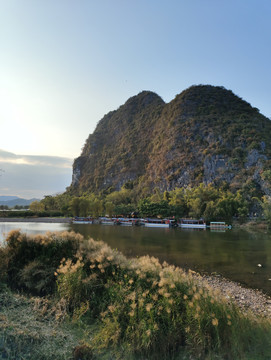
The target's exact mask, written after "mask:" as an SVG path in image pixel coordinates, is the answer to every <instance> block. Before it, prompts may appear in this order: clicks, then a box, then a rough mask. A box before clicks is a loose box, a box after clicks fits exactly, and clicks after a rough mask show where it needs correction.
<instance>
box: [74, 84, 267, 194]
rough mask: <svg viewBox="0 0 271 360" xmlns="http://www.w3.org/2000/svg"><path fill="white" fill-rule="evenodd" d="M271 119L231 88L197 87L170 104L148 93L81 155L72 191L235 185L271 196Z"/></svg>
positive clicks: (111, 118) (107, 120) (106, 124)
mask: <svg viewBox="0 0 271 360" xmlns="http://www.w3.org/2000/svg"><path fill="white" fill-rule="evenodd" d="M270 134H271V121H270V120H269V119H268V118H266V117H265V116H263V115H262V114H260V113H259V110H258V109H256V108H253V107H252V106H251V105H250V104H249V103H247V102H246V101H244V100H242V99H241V98H240V97H238V96H236V95H234V94H233V93H232V91H230V90H226V89H225V88H223V87H217V86H210V85H199V86H192V87H190V88H188V89H187V90H185V91H183V92H182V93H181V94H179V95H177V96H176V97H175V99H174V100H172V101H171V102H170V103H168V104H166V103H164V101H163V100H162V99H161V98H160V97H159V96H158V95H156V94H154V93H152V92H149V91H143V92H141V93H139V94H138V95H137V96H134V97H132V98H130V99H129V100H128V101H127V102H126V103H125V104H124V105H122V106H121V107H120V108H119V109H118V110H116V111H113V112H110V113H109V114H107V115H105V116H104V118H103V119H102V120H101V121H100V122H99V123H98V125H97V127H96V129H95V131H94V133H93V134H91V135H89V137H88V139H87V140H86V143H85V146H84V148H83V151H82V154H81V156H80V157H79V158H77V159H75V161H74V166H73V181H72V185H71V187H70V190H69V191H72V192H73V193H77V194H80V193H82V192H85V191H88V192H96V193H98V192H101V191H108V192H110V191H112V190H115V189H117V190H119V189H120V188H121V186H122V185H124V184H128V185H129V186H133V187H134V188H135V189H137V190H138V192H140V191H141V190H142V189H143V188H148V189H149V190H150V191H151V190H153V189H154V188H159V189H160V190H161V191H164V190H172V189H174V188H175V187H182V186H194V185H198V184H199V183H201V182H204V183H205V184H208V183H214V184H216V185H220V184H221V183H228V184H229V186H230V188H231V189H232V190H237V189H241V188H243V189H244V187H247V188H248V189H249V190H250V191H251V195H252V196H254V195H255V196H259V195H261V194H269V195H271V187H270V181H271V175H270V173H269V172H270V170H269V169H270V165H271V140H270Z"/></svg>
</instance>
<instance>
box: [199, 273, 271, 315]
mask: <svg viewBox="0 0 271 360" xmlns="http://www.w3.org/2000/svg"><path fill="white" fill-rule="evenodd" d="M192 274H193V277H194V278H195V279H196V280H197V281H199V282H200V283H202V284H207V286H209V287H211V288H212V289H213V290H215V291H219V292H220V294H221V296H224V297H225V298H226V299H228V300H229V301H233V302H234V303H235V304H236V305H237V306H238V307H239V308H240V309H241V310H242V311H244V312H250V313H252V314H254V315H257V316H263V317H266V318H269V319H271V297H270V296H268V295H266V294H264V293H263V292H261V291H260V290H255V289H250V288H247V287H244V286H242V285H241V284H239V283H237V282H234V281H231V280H228V279H225V278H223V277H221V276H211V275H203V276H201V275H198V274H196V273H194V272H193V271H192Z"/></svg>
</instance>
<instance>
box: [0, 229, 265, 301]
mask: <svg viewBox="0 0 271 360" xmlns="http://www.w3.org/2000/svg"><path fill="white" fill-rule="evenodd" d="M15 228H21V229H22V231H24V232H27V233H40V232H46V231H63V230H74V231H76V232H79V233H81V234H82V235H83V236H84V237H86V238H89V237H92V238H93V239H94V240H103V241H105V242H106V243H108V244H109V245H110V246H111V247H112V248H117V249H118V250H120V251H121V252H123V253H124V254H125V255H126V256H129V257H132V256H140V255H147V254H148V255H152V256H155V257H157V258H159V259H160V260H161V261H167V262H168V263H170V264H175V265H178V266H181V267H185V268H191V269H194V270H196V271H199V272H201V273H217V274H221V275H223V276H225V277H227V278H229V279H232V280H235V281H238V282H240V283H243V284H245V285H247V286H250V287H254V288H259V289H262V290H264V291H265V292H266V293H268V294H270V295H271V281H270V280H268V279H271V236H270V234H262V233H248V232H246V231H241V230H238V231H237V230H230V231H226V232H211V231H209V230H206V231H191V230H181V229H180V228H177V229H163V228H144V227H125V226H124V227H122V226H102V225H86V224H84V225H78V224H72V225H71V224H51V223H50V224H41V223H38V224H37V223H0V229H1V231H0V236H1V234H2V233H3V231H4V232H5V233H8V232H9V231H10V230H12V229H15ZM258 264H262V267H258V266H257V265H258Z"/></svg>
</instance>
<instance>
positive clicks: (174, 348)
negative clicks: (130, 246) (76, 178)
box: [0, 233, 271, 359]
mask: <svg viewBox="0 0 271 360" xmlns="http://www.w3.org/2000/svg"><path fill="white" fill-rule="evenodd" d="M73 239H74V242H73ZM58 242H59V244H58ZM30 249H31V250H32V251H33V252H34V253H31V251H30ZM55 249H58V251H56V250H55ZM4 250H5V251H7V253H8V261H7V262H6V263H5V266H2V268H1V273H2V274H4V270H3V269H4V268H6V269H7V273H8V275H9V277H8V280H7V281H8V282H9V281H10V280H11V279H14V278H15V279H16V284H18V286H19V287H20V288H22V287H23V288H24V289H27V290H28V291H32V292H35V293H42V292H43V290H42V289H43V288H45V289H46V291H50V293H51V294H52V295H53V296H54V298H58V301H57V306H56V307H55V310H54V317H55V319H56V320H58V321H60V320H63V319H65V318H67V316H68V317H69V318H70V319H71V320H72V322H73V323H74V324H77V325H80V326H82V328H84V329H85V330H86V332H85V336H84V341H85V343H82V345H80V346H79V345H78V346H79V347H77V351H75V353H74V354H77V355H76V356H77V357H78V356H79V357H80V356H84V357H87V356H91V357H94V353H96V354H98V355H99V354H100V355H99V356H101V357H102V354H104V353H105V352H106V351H112V352H113V354H114V356H115V358H122V359H132V358H136V357H138V358H142V357H144V358H148V359H151V358H152V359H161V358H163V359H177V358H178V359H185V358H188V357H189V356H191V358H195V359H255V358H257V359H270V357H271V344H270V340H269V339H270V336H271V324H270V321H268V320H266V319H262V318H259V317H258V318H256V317H254V316H252V315H248V314H246V315H245V314H244V313H242V312H241V310H240V309H239V308H237V307H236V306H235V305H234V304H233V303H231V302H230V301H229V300H227V299H225V298H224V297H223V296H222V295H221V294H220V293H219V292H217V291H214V290H212V289H211V288H210V287H208V286H207V285H202V282H198V281H197V279H196V278H195V276H194V275H193V274H192V272H188V273H186V272H184V271H183V270H182V269H180V268H178V267H175V266H171V265H168V264H167V263H163V264H161V263H159V261H158V260H157V259H155V258H153V257H149V256H144V257H140V258H138V259H130V260H128V259H127V258H125V257H124V256H123V255H122V254H120V253H119V252H118V251H116V250H112V249H111V248H110V247H109V246H107V245H106V244H105V243H103V242H96V241H94V240H92V239H90V240H83V238H82V237H81V236H78V235H76V234H74V233H63V234H47V235H46V236H44V237H43V236H39V237H26V236H23V235H21V234H19V233H13V234H11V235H9V237H8V239H7V248H6V249H4ZM4 250H1V251H4ZM23 250H25V251H24V253H26V254H27V256H26V257H25V258H24V259H20V258H18V256H19V254H20V255H21V256H22V254H23ZM1 251H0V256H1ZM12 252H13V253H12ZM47 256H51V258H47ZM15 259H18V263H16V264H15ZM15 265H16V268H17V270H19V272H18V274H17V277H12V276H11V274H13V273H12V271H11V270H12V269H13V267H14V266H15ZM2 277H3V279H4V278H5V276H3V275H2ZM41 280H42V281H43V282H45V284H44V285H43V286H41ZM49 284H50V285H49ZM52 284H54V286H52ZM39 308H40V309H42V314H43V315H42V316H43V317H44V316H46V313H48V311H49V310H48V306H47V305H46V301H45V300H40V304H39ZM50 311H51V310H50ZM51 314H52V311H51ZM93 324H95V326H96V330H95V334H94V335H88V329H89V326H93ZM81 353H82V355H80V354H81ZM74 356H75V355H74Z"/></svg>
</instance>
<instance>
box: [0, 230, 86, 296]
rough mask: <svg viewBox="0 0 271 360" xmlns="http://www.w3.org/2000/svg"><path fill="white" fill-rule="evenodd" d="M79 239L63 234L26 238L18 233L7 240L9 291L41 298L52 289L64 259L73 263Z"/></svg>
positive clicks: (14, 232) (72, 235)
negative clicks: (21, 290) (56, 271)
mask: <svg viewBox="0 0 271 360" xmlns="http://www.w3.org/2000/svg"><path fill="white" fill-rule="evenodd" d="M82 240H83V237H82V236H81V235H78V234H75V233H70V232H63V233H61V234H60V233H49V232H48V233H47V234H46V235H35V236H28V235H26V234H24V233H21V232H20V231H19V230H14V231H11V232H10V233H9V234H8V236H7V238H6V250H5V251H6V252H7V254H8V257H7V266H6V272H7V281H8V284H9V285H10V286H11V287H12V288H18V289H24V290H27V291H29V292H30V293H32V294H35V295H37V294H39V295H44V294H48V293H51V292H52V291H53V289H54V288H55V276H54V272H55V270H56V269H57V268H58V266H59V265H60V262H61V260H62V259H63V258H71V259H73V258H74V256H75V254H76V252H77V249H78V247H79V242H80V241H82Z"/></svg>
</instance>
